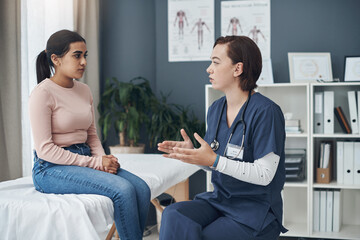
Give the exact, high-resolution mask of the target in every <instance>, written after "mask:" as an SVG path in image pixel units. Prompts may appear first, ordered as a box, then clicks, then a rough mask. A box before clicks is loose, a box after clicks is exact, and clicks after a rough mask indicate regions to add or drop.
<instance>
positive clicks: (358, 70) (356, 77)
mask: <svg viewBox="0 0 360 240" xmlns="http://www.w3.org/2000/svg"><path fill="white" fill-rule="evenodd" d="M349 81H360V56H346V57H345V70H344V82H349Z"/></svg>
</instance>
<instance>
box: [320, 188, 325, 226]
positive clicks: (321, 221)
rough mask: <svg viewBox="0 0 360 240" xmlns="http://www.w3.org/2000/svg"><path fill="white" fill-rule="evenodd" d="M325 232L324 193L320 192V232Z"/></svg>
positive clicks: (323, 191)
mask: <svg viewBox="0 0 360 240" xmlns="http://www.w3.org/2000/svg"><path fill="white" fill-rule="evenodd" d="M325 231H326V191H325V190H322V191H320V232H325Z"/></svg>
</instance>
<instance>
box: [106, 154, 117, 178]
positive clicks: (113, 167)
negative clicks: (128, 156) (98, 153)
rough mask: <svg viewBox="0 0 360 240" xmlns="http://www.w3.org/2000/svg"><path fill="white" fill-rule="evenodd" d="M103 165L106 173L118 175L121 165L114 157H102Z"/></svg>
mask: <svg viewBox="0 0 360 240" xmlns="http://www.w3.org/2000/svg"><path fill="white" fill-rule="evenodd" d="M102 165H103V169H104V171H105V172H108V173H112V174H116V173H117V170H118V168H120V164H119V162H118V160H117V158H116V157H114V156H113V155H104V156H102Z"/></svg>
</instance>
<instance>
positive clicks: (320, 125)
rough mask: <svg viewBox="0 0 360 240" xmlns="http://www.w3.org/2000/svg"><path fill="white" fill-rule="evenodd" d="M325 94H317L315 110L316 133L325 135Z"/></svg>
mask: <svg viewBox="0 0 360 240" xmlns="http://www.w3.org/2000/svg"><path fill="white" fill-rule="evenodd" d="M323 100H324V93H323V92H316V93H315V104H314V106H315V109H314V133H324V113H323V109H324V107H323Z"/></svg>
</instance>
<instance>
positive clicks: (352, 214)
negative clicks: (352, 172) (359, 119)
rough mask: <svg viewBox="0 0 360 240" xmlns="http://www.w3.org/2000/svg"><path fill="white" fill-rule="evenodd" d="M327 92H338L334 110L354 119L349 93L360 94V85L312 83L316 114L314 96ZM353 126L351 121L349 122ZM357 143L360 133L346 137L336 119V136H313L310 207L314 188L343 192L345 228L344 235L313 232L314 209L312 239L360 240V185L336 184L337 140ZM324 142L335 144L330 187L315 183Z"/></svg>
mask: <svg viewBox="0 0 360 240" xmlns="http://www.w3.org/2000/svg"><path fill="white" fill-rule="evenodd" d="M323 91H334V107H337V106H341V107H342V110H343V111H344V114H345V116H346V118H347V119H348V120H349V119H350V114H349V104H348V97H347V92H348V91H360V83H354V82H339V83H311V84H310V95H311V98H310V101H311V103H310V107H311V113H313V112H314V93H315V92H323ZM313 116H314V114H311V118H310V123H311V131H312V133H314V124H313V122H314V119H313ZM349 124H350V122H349ZM346 140H349V141H357V140H360V134H344V133H343V131H342V129H341V126H340V124H339V122H338V120H337V119H336V117H335V116H334V134H312V136H311V149H310V151H311V152H312V156H311V157H312V159H313V164H311V169H310V172H309V173H310V174H311V175H309V176H310V177H311V179H312V181H311V185H310V188H311V194H310V202H309V205H312V202H313V192H314V189H315V188H316V189H341V195H342V202H341V205H342V206H341V207H342V211H341V212H342V216H341V217H342V219H341V220H342V221H341V222H342V226H341V229H340V232H315V231H313V228H312V225H313V218H312V214H313V207H312V206H311V208H310V213H311V218H310V219H309V221H310V223H311V224H310V235H311V236H312V237H321V238H329V239H360V185H345V184H338V183H337V181H336V141H346ZM321 141H331V142H332V143H333V145H332V146H333V156H334V157H333V160H334V161H333V163H335V165H334V164H333V171H332V173H333V178H332V179H333V180H332V181H331V182H330V183H329V184H318V183H315V171H316V169H315V164H314V163H315V162H316V161H315V160H316V159H317V158H318V151H317V149H318V148H319V144H320V142H321Z"/></svg>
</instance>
